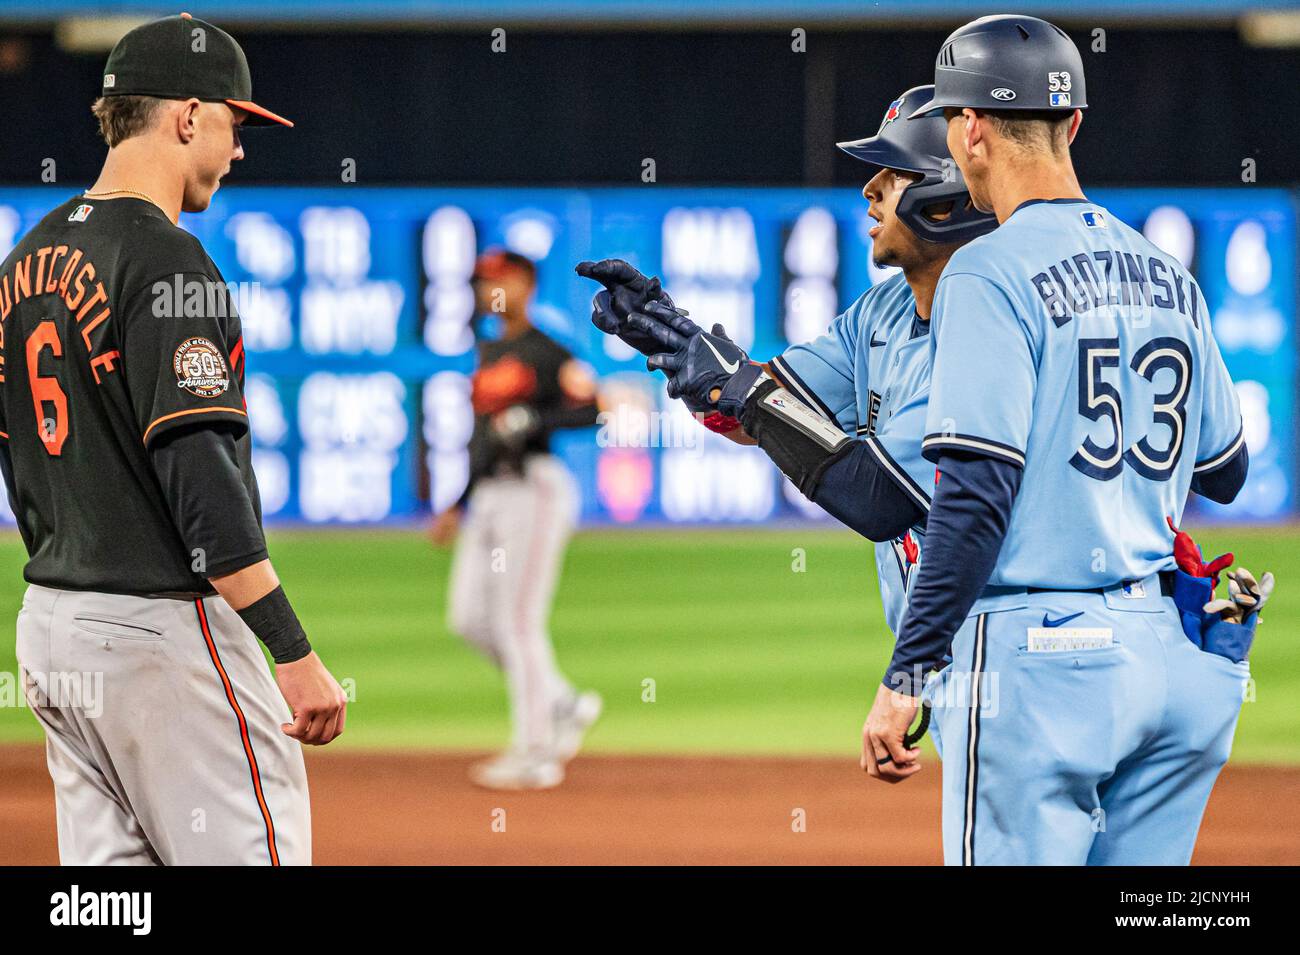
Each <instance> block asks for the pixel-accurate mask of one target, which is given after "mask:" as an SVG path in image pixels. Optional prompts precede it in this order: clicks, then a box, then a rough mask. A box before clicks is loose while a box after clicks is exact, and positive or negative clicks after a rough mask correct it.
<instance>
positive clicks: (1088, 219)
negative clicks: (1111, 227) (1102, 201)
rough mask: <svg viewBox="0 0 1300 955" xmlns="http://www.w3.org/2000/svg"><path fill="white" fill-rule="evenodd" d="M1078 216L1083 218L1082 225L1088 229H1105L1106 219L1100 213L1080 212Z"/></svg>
mask: <svg viewBox="0 0 1300 955" xmlns="http://www.w3.org/2000/svg"><path fill="white" fill-rule="evenodd" d="M1079 215H1080V216H1082V217H1083V224H1084V225H1086V226H1087V227H1088V228H1089V229H1104V228H1106V217H1105V216H1104V215H1102V214H1101V213H1100V212H1080V213H1079Z"/></svg>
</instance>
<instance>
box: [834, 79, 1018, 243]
mask: <svg viewBox="0 0 1300 955" xmlns="http://www.w3.org/2000/svg"><path fill="white" fill-rule="evenodd" d="M933 95H934V87H933V86H917V87H913V88H912V89H910V90H908V91H907V92H906V93H904V94H903V95H902V96H900V97H898V99H896V100H894V101H893V102H892V103H890V104H889V109H887V110H886V111H885V118H884V120H883V121H882V122H881V124H880V130H879V131H878V132H877V133H876V135H874V136H868V137H867V138H866V139H859V140H855V141H854V142H851V143H837V144H836V145H838V146H839V147H840V149H842V150H844V151H845V152H846V153H848V154H849V155H850V156H852V157H853V158H854V159H861V160H862V161H863V162H869V163H872V164H874V165H877V166H884V167H885V168H887V169H901V170H902V171H904V172H914V173H919V174H920V175H921V176H922V177H923V178H922V179H921V180H920V181H919V182H914V183H912V184H911V185H910V186H908V187H907V188H906V189H904V190H903V195H902V197H901V198H900V199H899V200H898V209H897V215H898V218H900V219H901V220H903V222H905V223H906V224H907V227H908V228H909V229H911V230H912V231H913V232H915V233H916V234H917V235H918V236H919V237H920V238H922V239H925V240H926V241H927V242H968V241H970V240H971V239H973V238H975V237H976V236H981V235H983V234H984V233H986V232H992V231H993V230H994V228H996V227H997V224H998V221H997V219H996V218H995V217H994V216H993V214H992V213H987V212H980V211H979V210H978V209H976V208H975V207H974V206H973V205H971V203H970V194H969V193H968V192H967V190H966V181H965V180H964V179H962V176H961V170H960V169H958V168H957V164H956V163H955V162H953V160H952V156H950V155H949V153H948V142H947V134H948V124H947V123H945V122H944V121H943V117H941V116H935V117H932V118H929V119H922V120H917V121H916V122H911V123H909V122H905V121H904V120H903V117H904V116H906V115H907V113H908V111H909V110H914V109H916V108H917V107H921V108H924V106H923V104H925V103H928V102H929V101H930V99H931V97H933ZM941 202H951V203H952V213H951V214H950V215H949V216H948V218H946V219H934V218H931V217H930V216H927V215H926V214H925V210H926V209H928V208H930V207H932V206H935V205H938V204H939V203H941Z"/></svg>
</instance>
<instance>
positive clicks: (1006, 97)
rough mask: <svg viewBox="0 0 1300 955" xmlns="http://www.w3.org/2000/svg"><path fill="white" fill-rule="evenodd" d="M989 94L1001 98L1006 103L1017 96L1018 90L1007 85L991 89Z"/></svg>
mask: <svg viewBox="0 0 1300 955" xmlns="http://www.w3.org/2000/svg"><path fill="white" fill-rule="evenodd" d="M989 95H990V96H992V97H993V98H994V99H1000V100H1002V102H1004V103H1009V102H1011V101H1012V100H1013V99H1015V98H1016V91H1015V90H1009V89H1007V88H1006V87H1005V86H999V87H998V88H997V89H995V90H990V91H989Z"/></svg>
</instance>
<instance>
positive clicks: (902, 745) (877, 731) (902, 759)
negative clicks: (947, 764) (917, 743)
mask: <svg viewBox="0 0 1300 955" xmlns="http://www.w3.org/2000/svg"><path fill="white" fill-rule="evenodd" d="M917 703H918V701H917V698H916V697H914V696H905V695H904V694H902V693H896V692H894V691H893V690H891V689H890V688H889V687H887V686H885V685H884V684H883V683H882V684H881V685H880V686H879V687H878V688H877V689H876V700H875V702H874V703H872V705H871V712H870V713H868V714H867V722H866V723H865V724H864V725H863V727H862V762H861V765H862V768H863V769H864V770H865V771H866V772H867V774H868V775H869V776H872V777H874V778H876V779H880V780H883V781H885V782H887V783H899V782H902V781H903V780H904V779H906V778H907V777H909V776H915V775H916V774H917V773H919V772H920V771H921V761H920V759H919V758H918V757H919V756H920V754H921V751H920V750H919V749H916V748H913V749H908V748H907V744H906V742H905V740H906V739H907V730H908V727H910V726H911V725H912V718H913V717H914V716H916V709H917Z"/></svg>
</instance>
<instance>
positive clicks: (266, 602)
mask: <svg viewBox="0 0 1300 955" xmlns="http://www.w3.org/2000/svg"><path fill="white" fill-rule="evenodd" d="M238 613H239V617H240V619H241V620H243V621H244V623H245V624H247V625H248V629H249V630H252V631H253V633H255V634H256V635H257V639H259V640H261V641H262V642H263V643H265V644H266V648H267V649H268V650H270V651H271V659H273V660H274V661H275V662H276V663H293V661H295V660H301V659H302V658H303V657H305V656H306V655H307V654H309V653H311V644H310V643H308V642H307V631H305V630H303V628H302V624H301V623H299V622H298V615H297V614H296V613H294V612H293V607H292V606H290V605H289V598H288V597H287V596H286V595H285V593H284V588H283V587H276V588H275V589H274V590H272V591H271V592H270V593H269V594H267V595H266V596H265V597H262V598H260V599H258V600H255V601H253V602H252V603H251V604H249V605H248V606H247V607H245V608H244V609H243V610H240V611H238Z"/></svg>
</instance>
